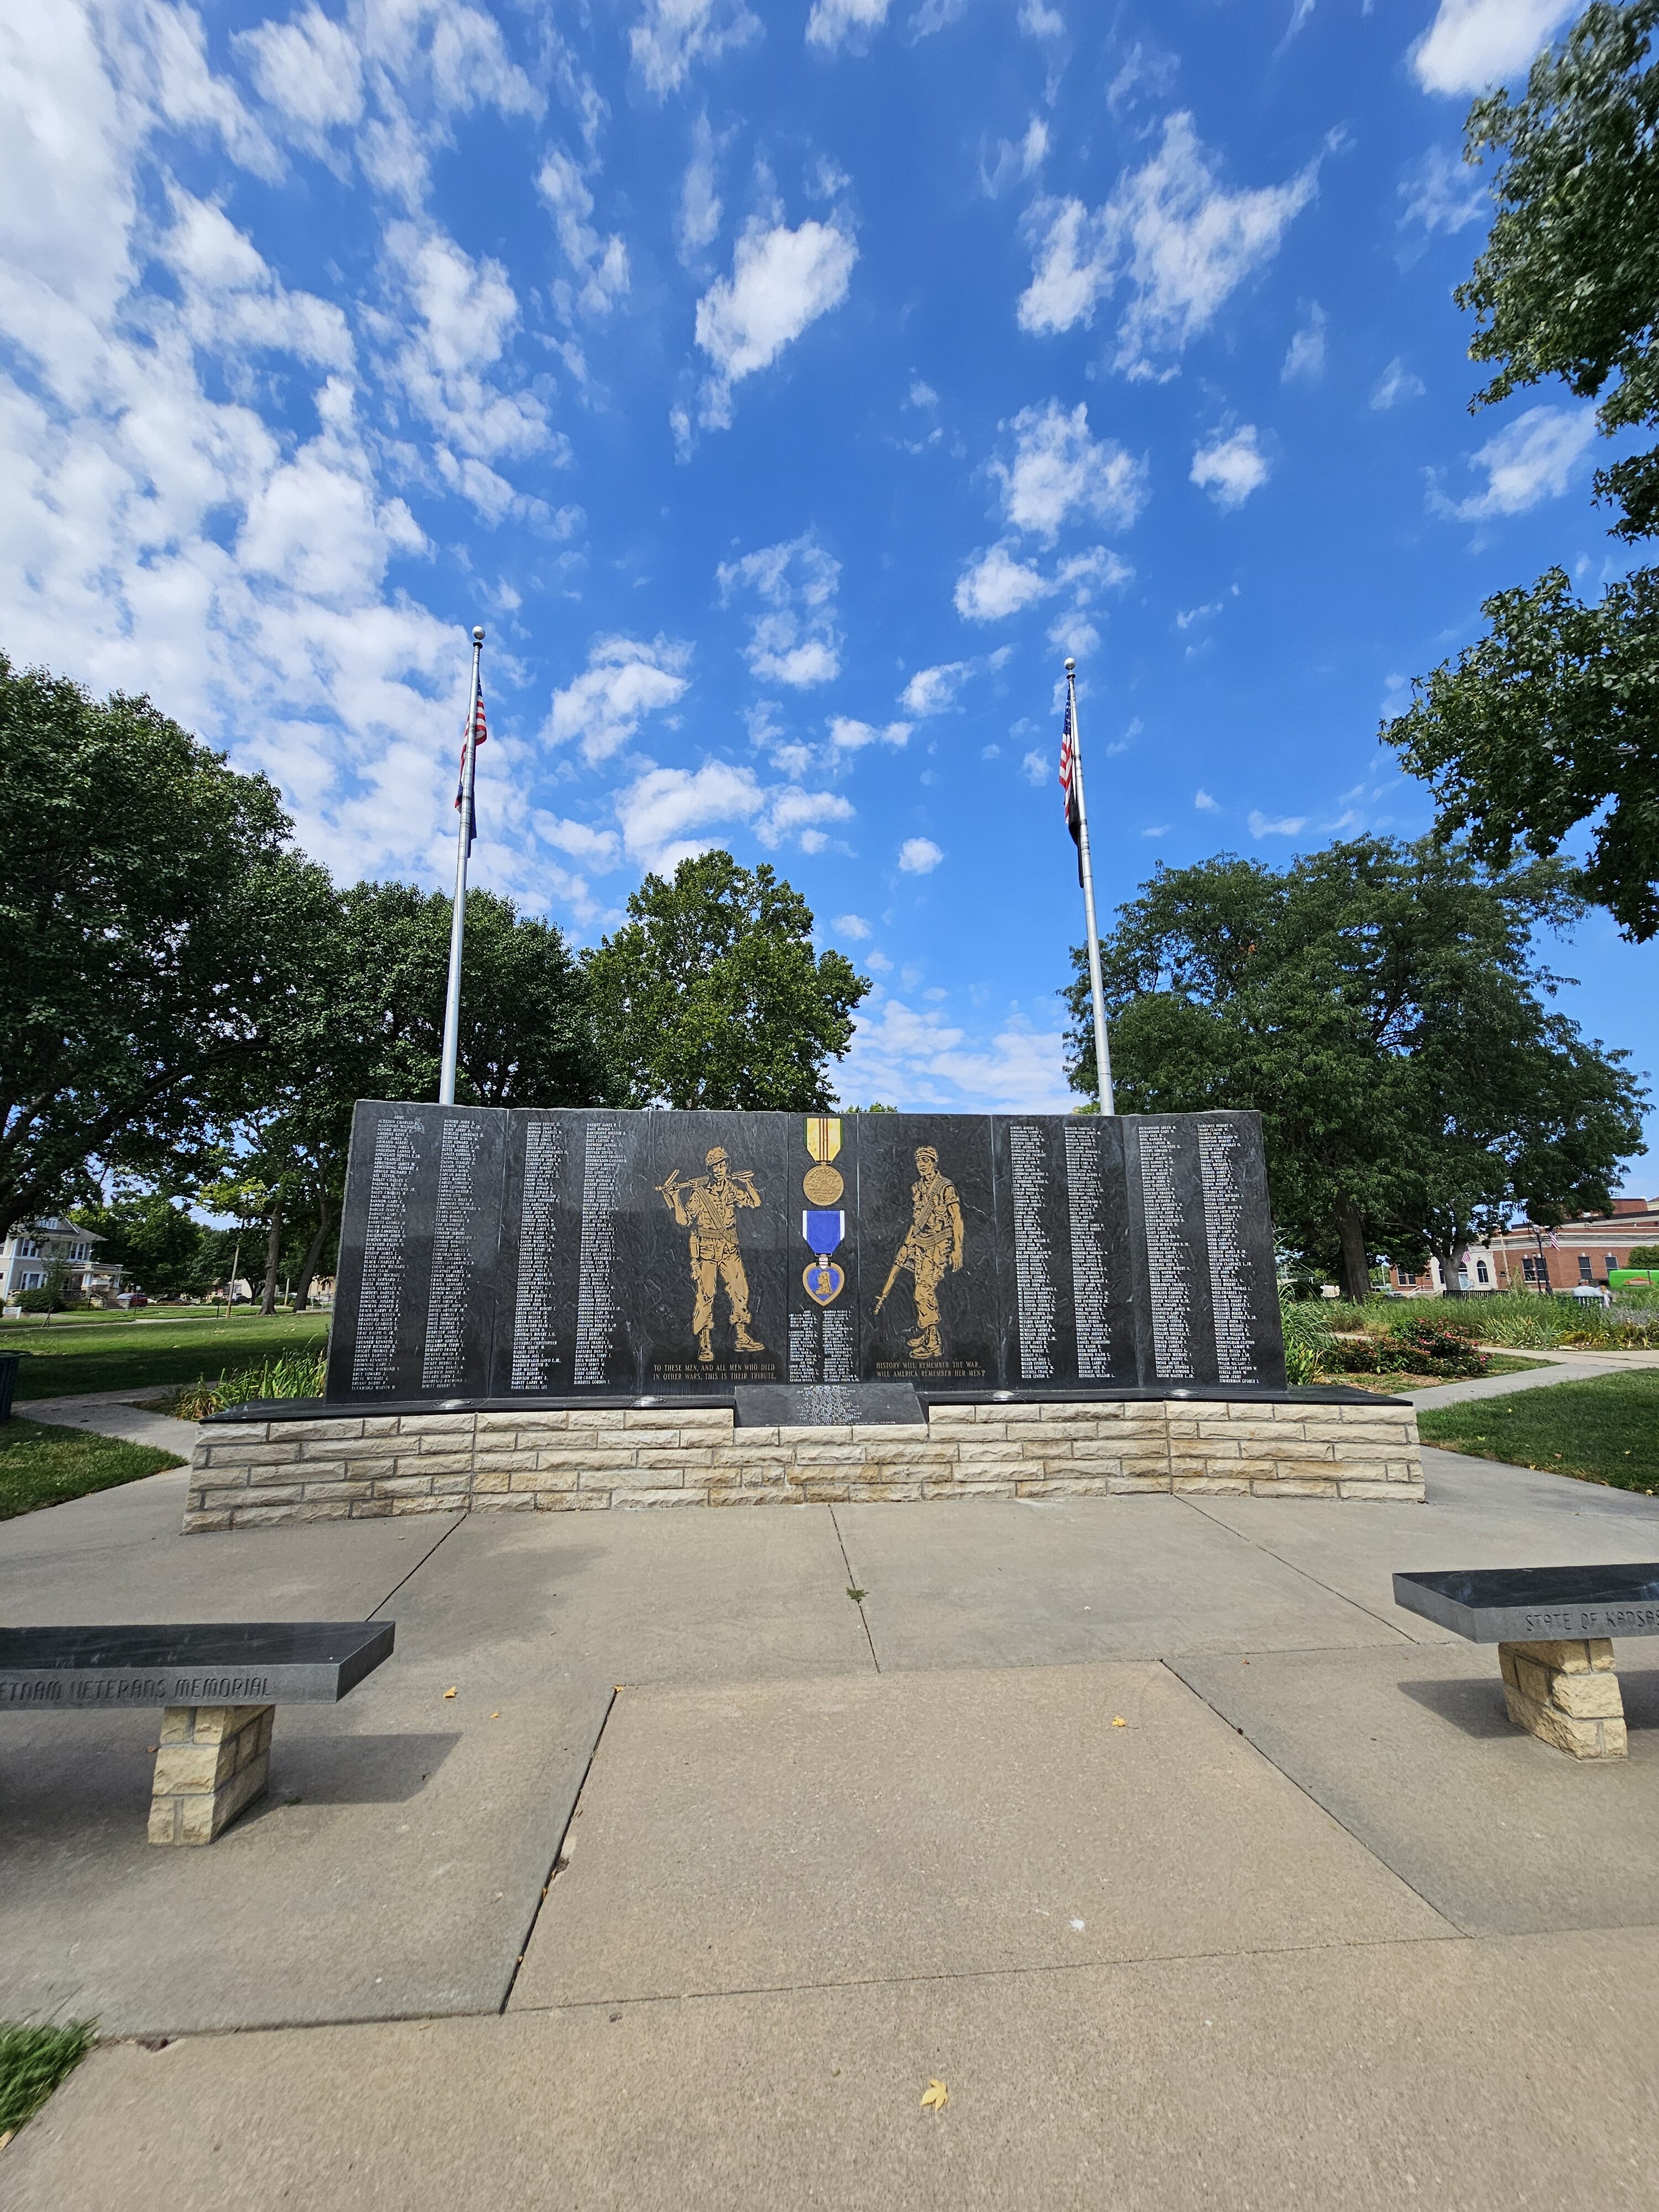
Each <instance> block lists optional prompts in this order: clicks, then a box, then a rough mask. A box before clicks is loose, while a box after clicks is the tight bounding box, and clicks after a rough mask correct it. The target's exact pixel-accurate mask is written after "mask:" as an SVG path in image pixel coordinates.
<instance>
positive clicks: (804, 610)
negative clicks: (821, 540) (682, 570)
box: [718, 532, 841, 690]
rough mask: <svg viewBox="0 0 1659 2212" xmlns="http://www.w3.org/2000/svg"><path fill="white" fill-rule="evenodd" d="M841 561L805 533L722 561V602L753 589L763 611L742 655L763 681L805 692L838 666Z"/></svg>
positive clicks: (826, 680) (825, 679)
mask: <svg viewBox="0 0 1659 2212" xmlns="http://www.w3.org/2000/svg"><path fill="white" fill-rule="evenodd" d="M840 574H841V563H840V562H838V561H836V560H834V559H833V558H832V557H831V556H829V554H828V553H826V552H825V551H824V550H823V547H822V546H821V545H820V544H818V542H817V539H816V538H814V537H813V536H812V535H811V532H807V534H806V535H805V536H804V537H800V538H790V539H787V540H786V541H785V542H784V543H783V544H778V545H765V546H763V547H762V548H761V549H760V550H759V551H758V552H755V553H747V554H745V555H744V557H743V558H742V560H740V561H726V562H722V563H721V564H720V569H719V571H718V580H719V583H720V604H721V605H723V606H725V605H730V604H731V601H732V598H733V596H734V595H736V594H739V593H744V594H748V593H752V594H753V596H754V597H755V598H757V599H759V601H760V602H761V605H762V607H763V610H764V611H763V612H762V613H761V614H758V615H757V616H756V617H754V619H753V621H752V623H750V635H749V643H748V645H747V646H746V647H744V659H746V660H747V661H748V663H749V665H750V668H751V669H752V670H753V671H754V673H755V674H756V675H757V677H759V678H760V679H761V681H762V682H763V683H767V684H789V685H791V686H792V687H793V689H794V690H808V689H809V688H810V687H811V685H813V684H827V683H829V680H830V679H831V678H833V677H835V676H836V675H838V674H839V673H840V670H841V633H840V631H839V630H838V629H837V628H836V579H837V578H838V577H839V576H840Z"/></svg>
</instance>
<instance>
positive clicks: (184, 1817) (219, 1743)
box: [149, 1705, 276, 1844]
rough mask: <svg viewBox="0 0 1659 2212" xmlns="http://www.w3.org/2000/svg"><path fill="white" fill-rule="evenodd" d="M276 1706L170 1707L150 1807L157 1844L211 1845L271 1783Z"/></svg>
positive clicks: (152, 1838) (151, 1832) (163, 1723)
mask: <svg viewBox="0 0 1659 2212" xmlns="http://www.w3.org/2000/svg"><path fill="white" fill-rule="evenodd" d="M275 1719H276V1706H275V1705H169V1706H168V1707H167V1710H166V1711H164V1712H163V1714H162V1715H161V1746H160V1748H159V1749H158V1750H157V1752H156V1754H155V1785H154V1794H153V1795H152V1796H151V1798H150V1804H149V1840H150V1841H151V1843H153V1844H210V1843H211V1842H212V1841H213V1839H214V1838H215V1837H216V1835H217V1834H218V1833H219V1832H220V1830H221V1829H222V1828H225V1827H228V1826H229V1824H230V1822H231V1821H233V1820H234V1819H235V1818H236V1815H237V1814H239V1813H240V1812H241V1811H242V1810H243V1808H245V1807H246V1806H248V1805H251V1804H252V1802H253V1801H254V1799H255V1798H256V1797H263V1796H264V1793H265V1790H266V1789H267V1787H268V1786H269V1784H270V1731H271V1723H273V1722H274V1721H275Z"/></svg>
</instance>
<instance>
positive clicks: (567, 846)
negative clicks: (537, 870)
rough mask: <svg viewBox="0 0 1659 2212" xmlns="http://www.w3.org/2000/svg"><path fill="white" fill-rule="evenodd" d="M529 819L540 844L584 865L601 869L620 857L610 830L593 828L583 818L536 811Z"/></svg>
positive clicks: (619, 851) (620, 849)
mask: <svg viewBox="0 0 1659 2212" xmlns="http://www.w3.org/2000/svg"><path fill="white" fill-rule="evenodd" d="M531 819H532V822H533V823H535V826H536V834H537V836H538V837H539V838H540V839H541V840H542V842H543V843H544V844H547V845H551V846H553V847H555V848H556V850H557V851H559V852H561V853H568V854H569V855H570V857H571V858H572V860H580V861H581V862H582V863H583V864H584V866H587V867H590V868H598V869H599V870H600V871H601V872H604V871H605V870H606V869H610V868H614V867H615V866H617V861H618V860H620V859H621V858H622V840H621V839H620V838H619V837H618V836H617V833H616V831H615V830H614V829H591V828H590V827H589V826H588V824H587V823H586V822H567V821H563V820H562V819H561V818H560V817H559V816H558V815H556V814H544V813H541V812H539V811H538V812H537V813H535V814H533V815H532V817H531Z"/></svg>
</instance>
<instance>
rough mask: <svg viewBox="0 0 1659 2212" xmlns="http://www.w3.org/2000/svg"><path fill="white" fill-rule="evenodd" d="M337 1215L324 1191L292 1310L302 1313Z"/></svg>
mask: <svg viewBox="0 0 1659 2212" xmlns="http://www.w3.org/2000/svg"><path fill="white" fill-rule="evenodd" d="M336 1219H337V1215H336V1213H335V1211H334V1208H333V1207H332V1206H331V1205H330V1204H329V1202H328V1193H327V1192H326V1191H325V1192H324V1193H323V1195H322V1197H321V1198H320V1199H319V1200H318V1203H317V1234H316V1235H315V1236H314V1237H313V1238H312V1240H311V1243H310V1245H309V1247H308V1248H307V1252H306V1256H305V1258H304V1260H303V1261H301V1267H300V1283H299V1288H298V1289H297V1290H296V1291H295V1294H294V1310H295V1313H303V1312H304V1311H305V1310H306V1307H307V1304H309V1302H310V1298H311V1279H312V1277H313V1275H314V1274H315V1273H316V1272H317V1270H318V1268H319V1266H320V1265H321V1263H322V1257H323V1252H324V1249H325V1247H326V1245H327V1243H328V1237H329V1231H331V1229H332V1228H333V1226H334V1224H335V1221H336Z"/></svg>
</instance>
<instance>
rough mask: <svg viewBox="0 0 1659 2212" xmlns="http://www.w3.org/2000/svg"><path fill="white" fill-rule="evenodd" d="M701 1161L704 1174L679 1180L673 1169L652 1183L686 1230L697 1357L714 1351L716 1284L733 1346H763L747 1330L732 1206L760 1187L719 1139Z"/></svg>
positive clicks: (747, 1202)
mask: <svg viewBox="0 0 1659 2212" xmlns="http://www.w3.org/2000/svg"><path fill="white" fill-rule="evenodd" d="M703 1164H704V1165H705V1166H706V1167H707V1168H708V1174H707V1175H706V1176H692V1178H691V1179H690V1182H681V1181H680V1177H679V1170H678V1169H675V1170H673V1171H672V1172H671V1174H670V1176H669V1178H668V1180H667V1182H663V1183H659V1184H658V1186H657V1188H658V1189H659V1191H660V1192H661V1194H662V1196H663V1199H664V1200H665V1203H666V1204H667V1205H668V1206H671V1208H672V1210H673V1215H674V1218H675V1220H676V1221H678V1224H679V1225H680V1227H681V1228H682V1229H689V1230H690V1231H691V1281H692V1285H693V1287H694V1288H695V1290H696V1304H695V1305H694V1306H693V1308H692V1311H691V1333H692V1334H693V1335H694V1336H695V1337H696V1340H697V1358H699V1360H710V1359H713V1358H714V1290H715V1285H716V1284H719V1285H722V1286H723V1287H724V1289H725V1291H726V1304H727V1305H728V1306H729V1307H730V1308H731V1311H732V1328H733V1329H734V1330H735V1332H736V1340H737V1348H738V1351H739V1352H764V1351H765V1349H766V1346H764V1345H763V1344H762V1343H761V1342H760V1340H758V1338H757V1337H754V1336H751V1335H750V1333H749V1278H748V1276H747V1275H745V1274H744V1271H743V1255H742V1254H741V1253H740V1252H739V1251H738V1207H739V1206H758V1205H759V1204H760V1202H761V1200H760V1193H759V1192H758V1191H757V1189H756V1188H755V1178H754V1175H753V1173H752V1171H751V1170H750V1169H748V1168H738V1170H737V1171H736V1172H735V1173H733V1172H732V1169H731V1167H730V1166H729V1165H728V1164H727V1161H726V1147H725V1146H723V1145H716V1146H715V1147H714V1151H713V1152H710V1153H708V1155H707V1157H706V1158H705V1159H704V1162H703Z"/></svg>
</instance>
